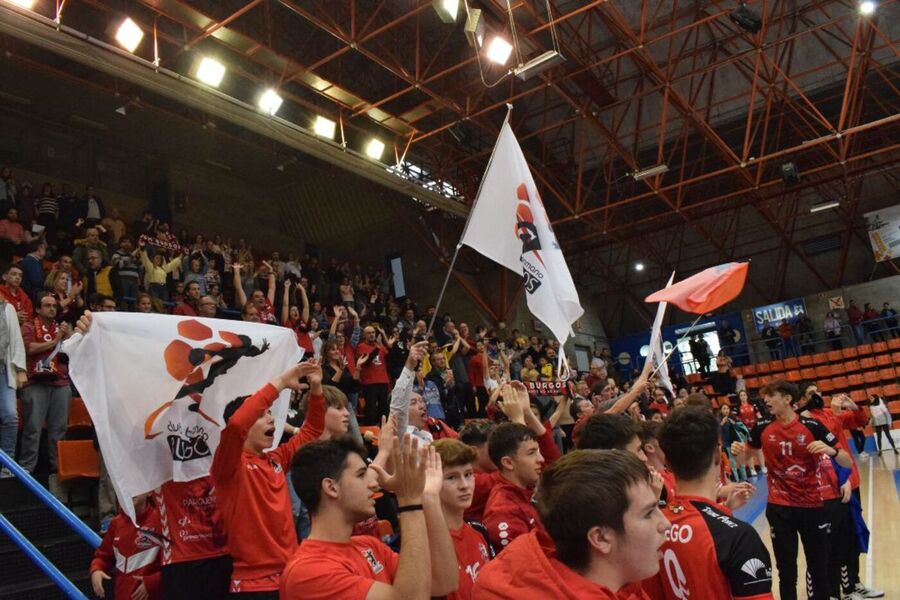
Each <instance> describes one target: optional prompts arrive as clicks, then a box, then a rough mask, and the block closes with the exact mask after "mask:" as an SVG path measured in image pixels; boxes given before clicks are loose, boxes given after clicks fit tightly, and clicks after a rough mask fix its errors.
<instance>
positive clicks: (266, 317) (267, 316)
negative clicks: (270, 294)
mask: <svg viewBox="0 0 900 600" xmlns="http://www.w3.org/2000/svg"><path fill="white" fill-rule="evenodd" d="M256 312H257V313H258V314H259V320H260V322H262V323H268V324H270V325H277V324H278V319H276V318H275V307H274V306H272V303H271V302H269V299H268V298H263V307H262V308H258V307H257V311H256Z"/></svg>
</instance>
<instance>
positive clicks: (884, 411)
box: [869, 394, 900, 456]
mask: <svg viewBox="0 0 900 600" xmlns="http://www.w3.org/2000/svg"><path fill="white" fill-rule="evenodd" d="M869 412H870V413H871V414H872V426H873V427H875V446H876V447H877V448H878V456H881V451H882V450H883V449H884V443H883V442H882V441H881V434H882V433H883V434H884V435H886V436H887V439H888V441H889V442H890V443H891V448H893V449H894V454H900V451H898V450H897V446H895V445H894V438H893V437H891V411H889V410H888V407H887V403H885V401H884V399H883V398H882V397H881V396H879V395H878V394H873V395H872V398H871V400H870V402H869Z"/></svg>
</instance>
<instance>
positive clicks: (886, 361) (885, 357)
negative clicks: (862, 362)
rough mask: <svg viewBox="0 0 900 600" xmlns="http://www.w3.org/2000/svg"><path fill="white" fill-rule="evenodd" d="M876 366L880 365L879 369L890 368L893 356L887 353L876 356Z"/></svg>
mask: <svg viewBox="0 0 900 600" xmlns="http://www.w3.org/2000/svg"><path fill="white" fill-rule="evenodd" d="M875 364H876V365H878V366H879V367H887V366H890V365H891V364H893V363H892V361H891V355H890V354H887V353H885V354H878V355H876V356H875Z"/></svg>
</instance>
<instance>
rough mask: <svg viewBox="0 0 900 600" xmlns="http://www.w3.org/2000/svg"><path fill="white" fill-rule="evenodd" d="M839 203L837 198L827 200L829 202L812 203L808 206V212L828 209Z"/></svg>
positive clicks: (835, 206)
mask: <svg viewBox="0 0 900 600" xmlns="http://www.w3.org/2000/svg"><path fill="white" fill-rule="evenodd" d="M840 205H841V203H840V202H838V201H837V200H833V201H829V202H821V203H819V204H813V205H812V206H810V207H809V212H811V213H817V212H822V211H823V210H830V209H832V208H837V207H838V206H840Z"/></svg>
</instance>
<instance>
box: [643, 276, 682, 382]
mask: <svg viewBox="0 0 900 600" xmlns="http://www.w3.org/2000/svg"><path fill="white" fill-rule="evenodd" d="M674 280H675V271H672V275H671V276H670V277H669V282H668V283H667V284H666V287H670V286H671V285H672V282H673V281H674ZM668 305H669V303H668V302H660V303H659V306H658V307H657V309H656V318H655V319H653V329H652V330H651V332H650V350H649V351H648V352H647V360H648V361H650V363H651V364H652V365H653V368H654V369H656V374H657V376H658V377H659V383H660V384H661V385H662V386H663V387H664V388H666V389H667V390H669V391H670V392H672V393H673V394H674V393H675V390H674V389H673V388H672V382H671V381H670V380H669V364H668V362H667V361H666V360H664V359H665V352H664V351H663V340H662V322H663V316H665V314H666V307H667V306H668Z"/></svg>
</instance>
